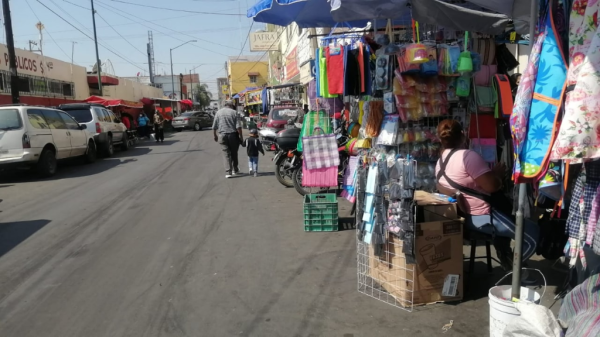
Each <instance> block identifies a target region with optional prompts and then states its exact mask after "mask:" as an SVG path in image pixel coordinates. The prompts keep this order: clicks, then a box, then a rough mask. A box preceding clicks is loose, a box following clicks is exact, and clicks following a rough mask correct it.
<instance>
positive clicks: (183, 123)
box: [173, 111, 213, 132]
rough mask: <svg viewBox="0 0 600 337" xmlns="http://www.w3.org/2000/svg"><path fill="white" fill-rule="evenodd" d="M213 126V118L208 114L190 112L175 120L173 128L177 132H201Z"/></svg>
mask: <svg viewBox="0 0 600 337" xmlns="http://www.w3.org/2000/svg"><path fill="white" fill-rule="evenodd" d="M212 124H213V117H212V116H211V115H209V114H208V113H206V112H201V111H189V112H184V113H182V114H181V116H177V117H175V118H173V128H174V129H175V131H177V132H181V131H183V130H185V129H191V130H194V131H200V130H202V129H203V128H210V127H212Z"/></svg>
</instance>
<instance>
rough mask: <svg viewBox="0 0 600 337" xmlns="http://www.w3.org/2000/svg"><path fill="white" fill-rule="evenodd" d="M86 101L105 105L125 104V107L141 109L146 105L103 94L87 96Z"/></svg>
mask: <svg viewBox="0 0 600 337" xmlns="http://www.w3.org/2000/svg"><path fill="white" fill-rule="evenodd" d="M84 102H86V103H95V104H101V105H104V106H105V107H112V106H123V107H127V108H140V109H141V108H143V107H144V106H143V105H142V103H140V102H132V101H126V100H124V99H114V98H107V97H101V96H90V97H88V98H86V99H85V100H84Z"/></svg>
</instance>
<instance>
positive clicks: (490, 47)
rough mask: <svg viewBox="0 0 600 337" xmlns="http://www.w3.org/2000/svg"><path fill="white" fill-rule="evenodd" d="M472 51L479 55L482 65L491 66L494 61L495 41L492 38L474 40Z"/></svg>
mask: <svg viewBox="0 0 600 337" xmlns="http://www.w3.org/2000/svg"><path fill="white" fill-rule="evenodd" d="M473 51H474V52H476V53H478V54H479V55H481V64H482V65H488V66H489V65H492V64H494V63H495V60H496V41H494V39H492V38H484V39H474V40H473Z"/></svg>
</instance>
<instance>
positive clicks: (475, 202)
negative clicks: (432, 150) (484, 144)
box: [435, 150, 490, 215]
mask: <svg viewBox="0 0 600 337" xmlns="http://www.w3.org/2000/svg"><path fill="white" fill-rule="evenodd" d="M449 152H450V150H444V152H443V153H442V158H441V159H440V160H445V159H446V156H447V155H448V153H449ZM439 171H440V162H439V161H438V163H437V165H436V166H435V173H436V176H437V173H438V172H439ZM488 172H490V167H489V165H488V164H487V163H486V162H485V160H483V158H482V157H481V156H480V155H479V153H477V152H475V151H471V150H460V151H457V152H456V153H455V154H453V155H452V157H451V158H450V161H449V162H448V165H447V166H446V174H447V175H448V177H449V178H450V179H452V180H453V181H454V182H456V183H457V184H459V185H461V186H464V187H468V188H470V189H473V190H476V191H480V192H483V193H485V192H484V191H483V190H482V189H481V188H479V186H477V183H476V182H475V179H477V178H479V177H481V176H482V175H483V174H485V173H488ZM438 183H439V184H440V185H442V186H444V187H446V188H448V189H452V186H450V184H448V182H447V181H446V178H445V177H443V176H442V177H441V178H440V180H439V182H438ZM463 197H464V198H463V199H464V200H463V201H461V202H460V203H459V207H460V208H461V210H462V211H463V212H465V213H467V214H471V215H485V214H490V205H489V204H488V203H486V202H485V201H483V200H480V199H477V198H475V197H472V196H469V195H466V194H463Z"/></svg>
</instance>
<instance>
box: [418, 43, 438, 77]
mask: <svg viewBox="0 0 600 337" xmlns="http://www.w3.org/2000/svg"><path fill="white" fill-rule="evenodd" d="M425 48H427V59H428V60H429V61H427V62H425V63H423V64H421V74H423V75H425V76H437V75H438V64H437V62H438V60H437V48H436V46H435V45H432V44H425Z"/></svg>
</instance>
